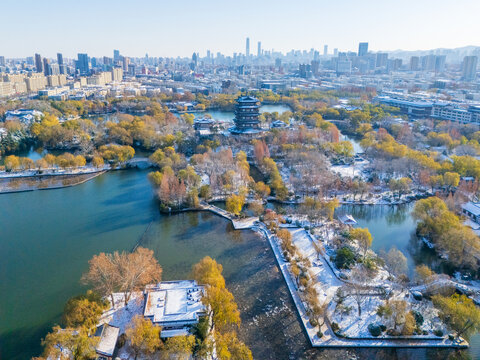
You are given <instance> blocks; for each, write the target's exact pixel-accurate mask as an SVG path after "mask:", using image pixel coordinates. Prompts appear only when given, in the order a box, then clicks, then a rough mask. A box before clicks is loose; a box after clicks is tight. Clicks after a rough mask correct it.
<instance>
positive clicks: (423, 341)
mask: <svg viewBox="0 0 480 360" xmlns="http://www.w3.org/2000/svg"><path fill="white" fill-rule="evenodd" d="M201 205H202V209H203V210H206V211H211V212H213V213H215V214H217V215H220V216H222V217H224V218H226V219H229V220H231V221H232V223H233V225H234V227H235V229H251V230H253V231H256V232H259V233H260V234H262V235H264V236H265V238H266V239H267V240H268V242H269V244H270V247H271V249H272V251H273V254H274V255H275V259H276V261H277V264H278V267H279V268H280V271H281V273H282V276H283V278H284V280H285V283H286V285H287V288H288V290H289V292H290V295H291V297H292V300H293V302H294V304H295V307H296V308H297V311H298V315H299V318H300V321H301V323H302V325H303V328H304V330H305V332H306V334H307V337H308V339H309V341H310V344H311V345H312V347H319V348H321V347H333V348H339V347H340V348H359V347H362V348H376V347H390V348H401V347H404V348H406V347H417V348H467V347H468V343H467V342H465V341H464V342H462V343H454V342H452V341H451V340H449V339H448V338H446V337H445V338H419V337H407V336H406V337H397V338H395V339H392V338H384V337H381V336H380V337H378V338H360V339H351V338H349V339H347V338H343V337H339V336H337V335H336V334H335V333H334V332H333V331H332V330H331V328H330V326H329V325H327V324H328V321H327V322H326V323H325V324H324V325H323V326H322V328H321V330H322V332H323V336H322V338H319V337H318V336H317V329H316V328H314V327H313V326H311V325H310V323H309V317H308V315H307V308H306V304H304V303H303V301H302V299H301V297H300V294H299V291H298V288H297V286H296V284H295V281H294V280H293V278H292V277H291V275H290V272H289V270H288V266H289V263H288V262H287V261H286V260H285V259H284V257H283V255H282V249H281V248H280V244H279V242H278V241H277V239H278V238H276V236H274V235H273V234H272V233H270V231H269V230H268V229H267V227H266V225H265V224H264V223H262V222H259V221H258V218H246V219H244V220H236V219H235V218H234V217H233V216H232V215H231V214H230V213H229V212H227V211H226V210H223V209H221V208H219V207H217V206H215V205H211V204H208V203H205V202H202V203H201ZM236 225H237V226H239V227H236ZM298 231H304V232H305V237H306V238H308V239H309V240H310V241H312V242H313V241H314V239H313V237H312V236H311V235H310V233H308V232H306V231H305V230H304V229H301V228H298ZM319 261H321V262H322V266H321V268H322V269H323V270H322V271H326V275H328V277H329V278H330V281H331V282H332V283H333V284H325V285H328V286H330V285H332V286H339V285H341V283H342V282H343V280H341V279H339V278H338V277H337V274H336V273H335V271H334V270H333V269H332V268H331V267H330V264H329V263H328V261H327V260H326V259H325V258H324V257H323V256H322V257H321V258H320V259H319Z"/></svg>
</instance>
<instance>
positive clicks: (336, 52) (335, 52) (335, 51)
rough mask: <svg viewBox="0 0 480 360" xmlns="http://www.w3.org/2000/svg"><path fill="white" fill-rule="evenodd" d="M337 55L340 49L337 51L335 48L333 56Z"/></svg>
mask: <svg viewBox="0 0 480 360" xmlns="http://www.w3.org/2000/svg"><path fill="white" fill-rule="evenodd" d="M337 55H338V49H337V48H335V49H333V56H335V57H336V56H337Z"/></svg>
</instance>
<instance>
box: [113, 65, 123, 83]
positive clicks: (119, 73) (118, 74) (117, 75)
mask: <svg viewBox="0 0 480 360" xmlns="http://www.w3.org/2000/svg"><path fill="white" fill-rule="evenodd" d="M122 78H123V69H122V68H120V67H114V68H113V69H112V80H113V81H122Z"/></svg>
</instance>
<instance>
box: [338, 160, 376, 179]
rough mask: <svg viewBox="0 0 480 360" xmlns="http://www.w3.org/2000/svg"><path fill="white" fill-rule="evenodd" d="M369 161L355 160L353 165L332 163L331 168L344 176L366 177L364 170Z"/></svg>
mask: <svg viewBox="0 0 480 360" xmlns="http://www.w3.org/2000/svg"><path fill="white" fill-rule="evenodd" d="M368 164H369V162H368V161H367V160H363V161H355V163H353V164H352V165H331V166H330V169H331V170H332V171H333V172H335V173H337V174H339V175H341V176H342V177H350V178H354V177H360V178H362V177H364V173H363V170H364V169H365V166H367V165H368Z"/></svg>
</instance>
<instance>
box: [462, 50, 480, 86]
mask: <svg viewBox="0 0 480 360" xmlns="http://www.w3.org/2000/svg"><path fill="white" fill-rule="evenodd" d="M477 62H478V57H476V56H465V57H464V58H463V63H462V78H463V80H465V81H472V80H475V78H476V76H477Z"/></svg>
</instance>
